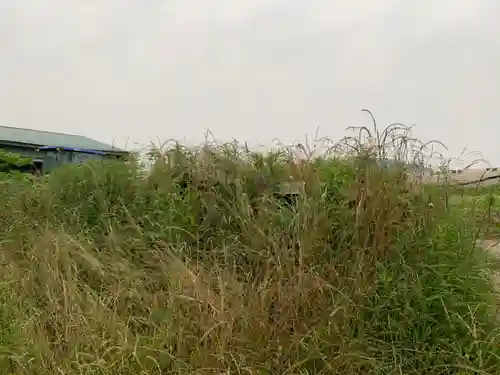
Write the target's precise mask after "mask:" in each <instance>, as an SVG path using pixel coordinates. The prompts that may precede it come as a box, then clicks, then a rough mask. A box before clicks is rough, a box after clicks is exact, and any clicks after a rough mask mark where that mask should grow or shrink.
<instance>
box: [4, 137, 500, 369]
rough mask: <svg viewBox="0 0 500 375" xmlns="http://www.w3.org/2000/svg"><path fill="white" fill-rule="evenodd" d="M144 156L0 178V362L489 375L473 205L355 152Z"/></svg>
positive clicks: (488, 299) (485, 291) (494, 338)
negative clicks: (144, 163)
mask: <svg viewBox="0 0 500 375" xmlns="http://www.w3.org/2000/svg"><path fill="white" fill-rule="evenodd" d="M155 156H156V158H155V163H154V165H153V166H152V168H151V170H149V171H148V172H145V171H144V170H143V169H142V168H140V166H139V165H138V164H137V163H135V162H134V161H130V162H128V163H118V162H106V163H94V164H87V165H82V166H69V167H64V168H61V169H60V170H57V171H55V172H54V173H52V174H51V175H50V176H48V177H44V178H42V179H36V180H33V179H24V178H21V179H14V178H9V179H4V180H3V181H2V182H1V184H0V190H1V194H2V200H1V201H0V204H1V207H0V231H1V235H0V275H1V278H0V314H1V319H0V324H1V329H0V374H40V375H42V374H43V375H45V374H47V375H48V374H51V375H52V374H68V375H76V374H85V375H91V374H92V375H101V374H102V375H104V374H110V375H111V374H113V375H116V374H248V375H257V374H259V375H260V374H262V375H263V374H277V375H285V374H289V375H293V374H304V375H305V374H311V375H312V374H342V375H350V374H352V375H355V374H356V375H359V374H363V375H364V374H380V375H382V374H384V375H386V374H387V375H389V374H391V375H396V374H498V373H500V329H499V328H500V325H499V323H498V316H497V307H498V306H497V305H498V299H497V294H496V292H495V288H494V285H493V283H492V280H491V275H490V271H489V267H490V265H489V260H488V258H487V256H486V255H485V254H484V253H483V252H481V251H479V250H477V249H475V240H476V237H477V233H478V221H477V214H476V212H474V210H466V209H461V208H460V207H461V206H460V204H455V205H453V206H452V207H451V208H450V207H449V205H447V204H445V200H444V199H443V196H444V190H443V189H445V188H443V189H433V190H432V191H431V192H429V191H423V190H422V189H408V188H407V185H408V184H407V182H406V181H405V174H404V173H403V171H402V170H401V169H398V168H381V167H379V164H377V163H374V162H373V161H374V157H375V158H376V157H377V156H376V155H375V156H373V155H365V154H363V153H360V154H358V156H357V157H353V158H348V159H345V158H344V159H339V158H331V157H322V158H309V159H308V160H307V161H304V162H300V163H297V162H296V161H292V160H291V158H290V156H289V154H287V153H276V154H271V155H261V154H255V153H250V152H247V151H241V150H239V149H237V148H236V147H235V146H234V145H233V146H231V145H229V146H228V145H226V146H222V147H218V148H213V147H212V148H208V149H205V150H204V152H203V153H202V154H201V153H200V152H199V151H197V150H194V149H188V148H182V147H180V146H177V147H175V148H173V149H170V150H166V151H164V152H160V153H157V154H156V155H155ZM289 181H300V182H303V183H304V186H303V189H302V190H301V192H300V194H299V198H298V199H297V200H296V202H292V204H289V202H288V203H287V202H286V201H285V200H284V199H283V197H282V196H281V195H280V194H279V191H280V188H281V186H283V184H284V183H287V182H289ZM458 213H460V214H458Z"/></svg>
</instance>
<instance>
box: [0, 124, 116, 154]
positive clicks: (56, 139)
mask: <svg viewBox="0 0 500 375" xmlns="http://www.w3.org/2000/svg"><path fill="white" fill-rule="evenodd" d="M2 141H4V142H13V143H24V144H28V145H36V146H56V147H73V148H83V149H92V150H100V151H115V152H123V150H121V149H119V148H116V147H113V146H110V145H107V144H105V143H102V142H98V141H94V140H93V139H90V138H87V137H84V136H81V135H71V134H63V133H53V132H47V131H40V130H32V129H22V128H13V127H10V126H0V143H1V142H2Z"/></svg>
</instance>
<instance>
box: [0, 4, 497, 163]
mask: <svg viewBox="0 0 500 375" xmlns="http://www.w3.org/2000/svg"><path fill="white" fill-rule="evenodd" d="M499 19H500V1H499V0H453V1H451V0H434V1H430V0H420V1H404V0H351V1H346V0H310V1H302V0H238V1H235V0H147V1H137V0H80V1H74V0H44V1H40V0H2V1H0V38H1V39H0V43H1V44H0V46H1V50H2V58H1V60H0V85H1V86H0V92H1V94H0V95H1V96H0V123H1V124H3V125H11V126H18V127H27V128H33V129H43V130H50V131H60V132H70V133H77V134H82V135H86V136H89V137H91V138H95V139H98V140H101V141H104V142H113V140H114V141H115V143H116V144H117V145H118V146H124V145H125V142H126V141H127V139H129V146H130V145H133V143H134V142H138V143H139V144H145V143H147V142H148V141H155V142H157V140H158V139H160V140H167V139H169V138H176V139H183V138H186V139H188V140H194V141H202V140H203V139H204V132H205V130H206V129H207V128H209V129H211V130H212V132H213V133H214V134H215V136H216V137H217V138H219V139H230V138H237V139H239V140H248V141H250V142H255V141H259V142H260V143H266V142H271V141H272V140H273V138H275V137H279V138H280V139H281V140H282V141H283V142H293V141H294V140H296V139H303V138H304V134H306V133H308V134H309V135H310V136H314V133H315V132H316V129H317V127H318V126H319V129H320V134H321V135H322V136H329V137H332V138H340V137H341V136H342V135H344V134H345V132H344V129H345V128H346V127H347V126H349V125H368V124H370V122H369V117H368V116H366V114H363V113H361V112H360V109H362V108H369V109H370V110H372V111H373V112H374V114H375V116H376V118H377V120H378V121H379V123H380V124H381V125H382V124H387V123H390V122H395V121H399V122H403V123H407V124H416V128H415V129H416V130H415V133H416V135H417V136H419V137H421V138H423V139H439V140H441V141H443V142H444V143H446V144H447V145H448V146H449V148H450V154H451V156H453V155H456V154H457V153H459V152H460V150H461V149H462V148H463V147H464V146H466V145H467V146H468V147H469V149H470V150H477V151H482V153H483V154H484V156H485V158H487V159H488V160H490V161H491V162H492V163H496V164H500V151H499V147H498V146H497V142H498V141H497V140H498V135H499V133H500V132H499V128H500V112H499V111H497V108H498V104H499V102H500V38H499V36H500V22H498V20H499Z"/></svg>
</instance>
